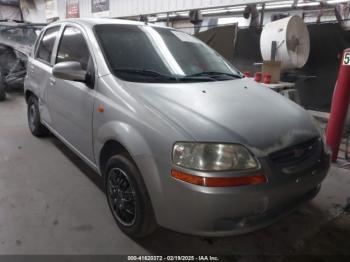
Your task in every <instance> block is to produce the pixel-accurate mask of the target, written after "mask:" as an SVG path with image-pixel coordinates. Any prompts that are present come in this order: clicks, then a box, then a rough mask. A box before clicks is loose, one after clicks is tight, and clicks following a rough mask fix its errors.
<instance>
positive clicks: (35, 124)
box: [27, 96, 49, 137]
mask: <svg viewBox="0 0 350 262" xmlns="http://www.w3.org/2000/svg"><path fill="white" fill-rule="evenodd" d="M27 116H28V126H29V130H30V132H31V133H32V134H33V135H34V136H36V137H42V136H46V135H48V134H49V131H48V130H47V128H46V127H45V126H43V124H41V122H40V112H39V106H38V99H37V98H36V97H35V96H30V97H29V98H28V111H27Z"/></svg>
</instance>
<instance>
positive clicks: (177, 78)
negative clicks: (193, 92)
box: [113, 68, 216, 82]
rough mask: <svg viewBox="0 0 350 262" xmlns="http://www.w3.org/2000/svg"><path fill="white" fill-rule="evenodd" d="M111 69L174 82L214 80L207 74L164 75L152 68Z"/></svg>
mask: <svg viewBox="0 0 350 262" xmlns="http://www.w3.org/2000/svg"><path fill="white" fill-rule="evenodd" d="M113 71H114V72H116V73H127V74H135V75H141V76H146V77H152V78H157V79H163V80H169V81H176V82H186V81H195V82H196V81H204V82H207V81H216V79H214V78H212V77H210V76H208V75H203V76H200V75H198V76H172V75H165V74H162V73H159V72H157V71H154V70H149V69H138V68H113Z"/></svg>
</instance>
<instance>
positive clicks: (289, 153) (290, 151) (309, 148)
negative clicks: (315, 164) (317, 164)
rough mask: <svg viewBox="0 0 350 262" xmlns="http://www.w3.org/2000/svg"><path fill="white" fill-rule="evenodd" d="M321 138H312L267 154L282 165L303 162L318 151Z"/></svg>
mask: <svg viewBox="0 0 350 262" xmlns="http://www.w3.org/2000/svg"><path fill="white" fill-rule="evenodd" d="M321 146H322V140H321V139H320V138H314V139H311V140H308V141H306V142H303V143H300V144H297V145H294V146H290V147H288V148H285V149H282V150H280V151H277V152H274V153H272V154H270V155H269V158H270V160H271V161H273V162H274V163H276V164H278V165H282V166H292V165H295V164H298V163H300V162H303V161H305V160H307V159H309V158H310V157H312V156H313V155H314V154H316V153H317V152H320V150H319V149H320V147H321Z"/></svg>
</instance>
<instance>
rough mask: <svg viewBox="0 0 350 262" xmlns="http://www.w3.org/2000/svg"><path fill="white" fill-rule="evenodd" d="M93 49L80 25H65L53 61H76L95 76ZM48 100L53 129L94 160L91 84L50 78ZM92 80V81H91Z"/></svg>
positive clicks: (74, 147) (93, 95)
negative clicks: (51, 82)
mask: <svg viewBox="0 0 350 262" xmlns="http://www.w3.org/2000/svg"><path fill="white" fill-rule="evenodd" d="M91 54H92V52H91V50H90V48H89V44H88V41H87V37H86V36H85V33H84V30H83V28H81V27H79V26H77V25H73V24H67V25H65V27H64V29H63V32H62V35H61V39H60V41H59V44H58V47H57V55H56V59H55V63H56V64H57V63H60V62H66V61H75V62H79V63H80V64H81V66H82V69H83V70H85V71H87V73H88V74H89V75H90V76H93V77H92V78H93V79H94V77H95V65H94V60H93V56H92V55H91ZM52 81H53V84H52V85H51V86H50V88H49V90H48V102H49V109H50V115H51V117H52V123H53V128H54V129H55V131H56V132H57V133H58V134H59V135H60V136H61V137H62V138H63V139H64V140H66V142H68V144H69V145H71V146H72V147H73V149H75V150H76V151H78V152H77V153H79V154H80V155H81V157H83V158H85V160H88V161H89V162H92V163H94V158H93V150H92V115H93V107H94V97H95V89H94V84H92V85H90V86H88V85H87V84H85V83H82V82H76V81H68V80H63V79H58V78H54V77H53V79H52ZM93 82H94V81H93Z"/></svg>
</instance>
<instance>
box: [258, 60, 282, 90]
mask: <svg viewBox="0 0 350 262" xmlns="http://www.w3.org/2000/svg"><path fill="white" fill-rule="evenodd" d="M267 73H268V74H270V75H271V83H272V84H277V83H278V82H279V81H280V79H281V62H280V61H264V62H263V65H262V74H263V79H264V75H265V74H267Z"/></svg>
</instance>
